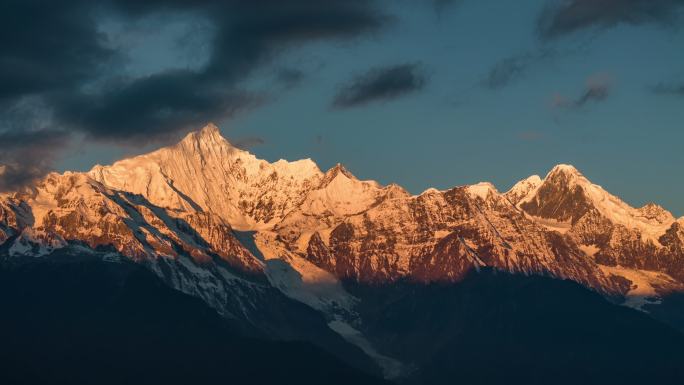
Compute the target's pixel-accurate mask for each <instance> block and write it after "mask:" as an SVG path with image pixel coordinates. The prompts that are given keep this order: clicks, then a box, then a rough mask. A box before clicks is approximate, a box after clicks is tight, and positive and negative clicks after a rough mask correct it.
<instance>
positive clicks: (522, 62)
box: [482, 49, 554, 89]
mask: <svg viewBox="0 0 684 385" xmlns="http://www.w3.org/2000/svg"><path fill="white" fill-rule="evenodd" d="M553 55H554V52H553V51H551V50H548V49H544V50H540V51H534V52H525V53H521V54H516V55H512V56H509V57H506V58H503V59H501V61H499V62H497V63H496V64H494V66H493V67H492V68H491V69H490V70H489V72H488V73H487V76H486V77H485V78H484V79H483V80H482V85H483V86H484V87H486V88H489V89H498V88H502V87H505V86H507V85H509V84H510V83H511V82H513V81H515V80H517V79H519V78H521V77H522V76H524V75H525V73H526V72H527V71H529V69H530V68H531V67H533V66H534V65H536V64H538V63H539V62H541V61H543V60H545V59H548V58H551V57H552V56H553Z"/></svg>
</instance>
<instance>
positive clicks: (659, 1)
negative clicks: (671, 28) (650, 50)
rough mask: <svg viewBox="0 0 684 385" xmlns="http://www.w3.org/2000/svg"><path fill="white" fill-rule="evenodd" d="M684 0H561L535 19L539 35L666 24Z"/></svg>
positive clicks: (557, 34)
mask: <svg viewBox="0 0 684 385" xmlns="http://www.w3.org/2000/svg"><path fill="white" fill-rule="evenodd" d="M683 6H684V0H600V1H599V0H563V1H555V2H554V4H552V5H550V6H548V7H546V9H545V10H544V11H543V12H542V14H541V16H540V18H539V25H538V27H539V33H540V35H541V36H542V37H543V38H547V39H548V38H555V37H559V36H563V35H566V34H570V33H572V32H576V31H579V30H582V29H586V28H591V27H603V28H609V27H613V26H615V25H617V24H621V23H624V24H634V25H637V24H646V23H658V24H669V23H672V22H673V21H675V20H677V19H678V16H680V15H678V13H679V12H680V11H681V8H682V7H683Z"/></svg>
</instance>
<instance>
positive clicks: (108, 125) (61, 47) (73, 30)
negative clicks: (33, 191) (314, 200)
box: [0, 0, 389, 185]
mask: <svg viewBox="0 0 684 385" xmlns="http://www.w3.org/2000/svg"><path fill="white" fill-rule="evenodd" d="M172 14H174V15H177V14H181V15H186V14H187V15H191V16H192V17H200V18H203V20H206V21H207V22H208V23H209V24H211V31H212V32H213V36H212V37H211V39H210V42H209V44H210V49H209V51H210V54H209V60H208V62H207V64H206V65H205V66H204V67H203V68H201V69H198V70H175V71H168V70H167V71H164V72H159V73H156V74H152V75H149V76H144V77H139V78H125V77H121V76H119V77H118V78H112V77H111V74H112V73H113V72H112V71H110V69H111V68H113V66H115V65H117V64H120V63H121V61H122V60H123V59H124V58H125V52H121V51H118V50H117V49H114V48H112V46H111V44H109V42H108V41H107V36H106V35H104V34H103V33H102V32H101V30H100V29H99V28H100V27H99V23H101V21H102V20H103V19H106V18H109V19H112V18H113V19H116V20H118V21H120V22H122V23H123V24H124V25H125V24H126V23H130V22H133V21H135V20H137V19H138V18H142V17H146V16H149V15H157V16H159V15H161V17H164V15H172ZM388 21H389V18H388V17H387V16H385V15H384V14H383V13H382V12H381V11H380V10H379V9H378V8H376V6H375V3H374V1H372V0H352V1H348V0H331V1H324V2H323V1H319V0H291V1H280V0H262V1H249V2H248V1H239V0H233V1H181V0H150V1H133V0H106V1H101V2H93V1H86V0H69V1H59V2H57V1H47V2H46V1H37V0H6V1H3V2H2V3H1V4H0V36H2V37H1V39H2V42H1V43H2V55H1V56H0V85H1V87H0V114H2V115H3V119H2V121H3V122H4V123H7V122H14V123H13V124H2V123H0V134H1V135H5V136H6V138H5V139H4V140H10V139H15V140H19V139H21V140H25V141H29V142H31V143H35V146H32V145H27V146H26V147H25V148H24V149H22V150H17V151H12V152H11V153H9V152H7V151H4V152H5V153H6V156H3V158H2V159H0V162H3V163H8V164H11V168H9V166H5V173H4V175H3V177H2V179H3V180H4V182H2V183H4V184H6V185H16V183H18V182H20V181H22V180H28V179H31V178H32V176H33V175H37V174H39V173H40V171H44V169H45V168H46V167H47V165H48V164H49V163H50V161H51V160H52V159H54V156H55V155H53V154H55V153H56V152H58V151H59V149H60V148H61V147H62V146H49V145H47V142H45V141H43V140H42V138H41V136H44V137H45V138H52V141H56V140H57V138H56V137H54V136H53V134H52V133H53V132H57V131H55V128H56V127H57V128H59V129H64V130H69V131H78V132H81V133H84V134H86V136H87V137H88V138H90V139H92V140H104V141H114V142H119V143H126V144H141V143H146V142H149V141H153V140H158V139H160V138H161V139H164V138H167V137H168V136H171V135H174V134H177V133H179V131H185V130H188V128H189V127H191V126H196V125H198V124H201V123H204V122H206V121H210V120H221V119H223V118H226V117H230V116H232V115H233V114H235V113H236V112H239V111H243V110H245V109H249V108H253V107H255V106H258V105H259V103H261V102H262V101H263V100H264V99H265V98H266V96H264V95H255V94H252V93H250V92H246V91H244V90H242V88H241V83H242V82H243V81H244V80H246V79H247V78H248V77H249V76H250V74H251V73H252V72H253V71H254V70H255V69H257V68H260V67H262V66H264V65H266V64H269V63H271V62H272V61H273V60H274V59H275V58H276V57H277V55H278V54H280V53H281V52H282V51H284V50H286V49H288V48H290V47H293V46H298V45H301V44H305V43H308V42H312V41H316V40H321V39H350V38H355V37H358V36H361V35H364V34H368V33H371V32H373V31H377V30H379V29H380V28H381V27H382V26H384V25H385V24H386V23H387V22H388ZM123 48H124V49H125V47H123ZM292 79H293V78H292V77H290V80H292ZM26 99H31V100H39V101H40V103H38V104H40V105H41V106H43V107H44V109H45V110H46V111H47V112H46V114H47V115H49V116H50V119H49V120H50V122H51V126H49V127H48V128H46V129H45V131H43V132H44V133H45V135H41V134H40V133H36V132H34V131H31V135H28V134H27V136H26V137H21V138H20V137H19V136H17V135H21V134H22V133H21V130H22V129H21V128H19V129H17V127H16V126H18V125H21V124H17V123H21V120H22V119H23V116H21V117H20V116H18V115H17V116H13V111H16V110H17V109H16V106H17V105H19V104H22V103H24V101H25V100H26ZM44 112H45V111H41V114H43V113H44ZM17 130H19V131H17ZM24 131H26V129H24ZM43 145H45V146H43ZM42 151H45V152H44V154H45V156H44V158H45V161H41V162H37V163H36V162H28V161H23V162H22V159H21V158H22V155H25V154H27V153H36V152H41V153H43V152H42ZM50 151H52V153H51V154H48V152H50ZM13 154H14V155H13ZM16 154H18V155H16ZM22 163H23V164H24V165H25V166H26V173H25V174H26V176H27V177H26V178H24V177H22V176H21V175H20V174H21V173H20V168H21V166H22Z"/></svg>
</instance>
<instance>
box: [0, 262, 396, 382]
mask: <svg viewBox="0 0 684 385" xmlns="http://www.w3.org/2000/svg"><path fill="white" fill-rule="evenodd" d="M0 309H2V316H0V341H2V343H1V344H0V383H2V384H16V385H21V384H26V385H34V384H36V385H37V384H72V385H80V384H105V385H106V384H165V385H173V384H269V383H297V384H380V383H384V382H383V381H382V380H379V379H377V378H376V377H374V376H371V375H368V374H365V373H362V372H360V371H358V370H357V369H353V368H351V367H350V366H348V365H347V364H345V363H343V362H342V361H340V360H339V359H337V358H335V357H333V356H332V355H330V354H329V353H327V352H325V351H324V350H321V349H320V348H317V347H315V346H314V345H312V344H310V343H304V342H284V341H273V340H265V339H260V338H254V337H252V336H245V335H244V329H243V327H242V325H237V324H234V323H233V322H231V321H229V320H226V319H224V318H222V317H220V316H219V315H218V314H217V313H216V312H215V311H214V310H212V309H210V308H209V307H207V306H206V305H205V304H204V303H203V302H202V301H201V300H199V299H196V298H193V297H190V296H188V295H185V294H182V293H180V292H177V291H175V290H172V289H170V288H169V287H168V286H166V285H165V284H164V283H163V282H162V281H161V280H160V279H158V278H157V277H156V276H155V275H153V274H152V273H151V272H149V271H147V270H146V269H144V268H143V267H142V266H140V265H136V264H133V263H129V262H123V263H107V262H101V261H97V260H93V259H91V258H71V259H69V260H64V259H62V258H58V257H54V258H45V259H35V260H34V261H29V262H28V263H20V264H12V263H10V264H8V263H2V264H0Z"/></svg>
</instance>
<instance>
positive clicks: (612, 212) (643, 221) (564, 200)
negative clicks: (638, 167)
mask: <svg viewBox="0 0 684 385" xmlns="http://www.w3.org/2000/svg"><path fill="white" fill-rule="evenodd" d="M518 206H519V207H520V208H522V209H523V210H524V211H526V212H527V213H528V214H530V215H532V216H535V217H539V218H544V219H551V220H555V221H557V222H564V223H571V224H574V223H575V222H576V221H578V220H579V219H580V218H582V217H583V216H584V215H586V214H587V213H590V212H595V213H598V214H599V215H601V216H602V217H603V218H605V219H606V220H608V221H610V222H611V223H613V224H616V225H622V226H625V227H626V228H628V229H636V230H638V231H640V232H641V233H642V234H644V237H645V238H649V239H652V240H654V242H655V243H657V239H658V237H659V236H660V235H662V234H663V233H664V232H665V231H666V229H667V228H668V227H669V226H670V225H671V224H672V222H674V217H672V215H671V214H670V213H669V212H667V211H665V210H664V209H662V208H661V207H655V206H647V207H644V208H642V209H635V208H633V207H631V206H630V205H628V204H627V203H625V202H624V201H622V200H621V199H620V198H618V197H617V196H615V195H613V194H611V193H609V192H608V191H606V190H604V189H603V187H601V186H599V185H597V184H594V183H592V182H591V181H590V180H589V179H587V178H586V177H585V176H584V175H583V174H582V173H581V172H579V171H578V170H577V169H576V168H575V167H573V166H570V165H565V164H561V165H557V166H555V167H554V168H553V169H552V170H551V171H550V172H549V173H548V175H547V176H546V178H544V180H543V181H542V183H541V184H540V185H539V186H538V187H537V188H535V189H534V190H533V191H531V192H530V193H529V194H528V195H527V196H526V197H524V198H523V199H521V200H520V201H519V202H518Z"/></svg>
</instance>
